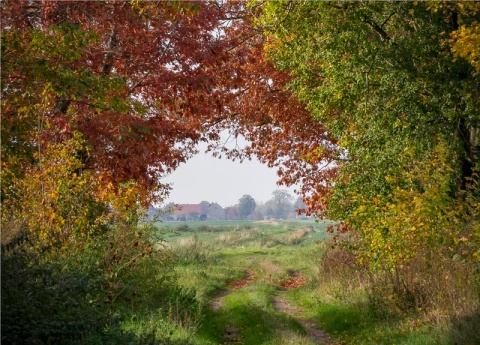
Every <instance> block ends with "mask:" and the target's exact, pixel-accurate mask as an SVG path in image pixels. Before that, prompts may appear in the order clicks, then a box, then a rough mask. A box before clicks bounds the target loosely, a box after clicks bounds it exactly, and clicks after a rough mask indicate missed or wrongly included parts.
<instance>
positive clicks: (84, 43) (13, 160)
mask: <svg viewBox="0 0 480 345" xmlns="http://www.w3.org/2000/svg"><path fill="white" fill-rule="evenodd" d="M1 7H2V13H4V14H5V16H3V18H2V25H3V27H2V57H3V60H2V94H3V97H2V113H3V114H2V115H3V116H2V138H3V142H2V153H3V157H5V159H4V160H2V164H3V166H2V167H3V170H4V171H5V180H4V181H5V183H4V184H2V187H4V189H3V190H2V197H3V198H6V197H9V196H10V194H9V189H8V186H9V185H10V184H11V183H13V182H11V181H13V180H14V179H15V177H17V176H19V174H21V173H22V171H23V170H24V169H25V166H24V165H27V166H28V165H29V164H31V163H35V161H36V159H35V158H34V157H33V153H34V152H37V151H40V152H41V149H42V146H44V145H45V144H46V143H47V142H60V141H63V140H66V139H68V138H70V137H71V136H72V134H73V133H74V132H75V131H78V132H80V133H81V134H82V136H83V138H84V139H85V144H84V146H85V147H84V148H82V149H80V150H79V152H78V156H79V157H81V162H82V164H83V166H82V167H81V169H80V170H81V171H86V170H90V171H92V172H94V173H95V174H97V175H101V177H102V180H103V182H104V183H109V182H111V183H112V184H113V185H114V186H115V187H117V186H118V185H119V184H121V183H124V182H126V181H129V180H134V181H135V183H136V184H137V185H138V186H139V188H138V191H139V192H140V191H141V190H143V191H144V192H143V193H139V194H138V197H139V198H140V199H142V200H141V201H142V202H144V203H146V204H147V203H148V202H150V201H151V200H152V199H153V198H155V197H159V198H161V196H162V195H163V194H162V193H158V192H159V191H160V192H165V191H167V189H166V188H165V187H166V186H164V185H162V184H161V183H159V180H160V178H161V177H162V176H163V175H164V174H166V173H168V172H170V171H172V170H173V169H174V168H175V167H176V166H177V165H178V164H179V163H181V162H183V161H185V160H186V159H188V158H189V157H190V156H191V155H192V154H193V153H194V152H195V144H196V143H197V142H198V141H199V140H206V139H209V138H213V139H215V138H216V135H217V134H216V133H217V131H216V129H215V127H214V126H211V124H210V121H211V120H212V119H213V118H214V117H215V116H221V114H222V112H223V110H222V106H221V103H220V99H221V98H222V97H223V95H222V94H221V92H220V90H219V88H218V87H214V84H215V83H217V82H218V81H215V80H214V78H213V76H214V75H215V74H216V71H217V69H218V67H219V65H223V64H224V62H225V60H226V59H228V57H229V55H228V49H230V48H231V47H228V45H229V44H230V43H229V42H230V40H226V39H222V37H220V36H219V35H215V34H214V33H213V32H214V30H215V28H218V25H220V24H219V18H221V17H223V16H224V15H225V13H224V10H225V9H223V8H222V7H221V6H217V4H214V3H213V2H210V3H206V2H197V3H187V2H185V3H178V2H156V3H148V2H138V1H133V2H130V3H125V2H120V1H113V2H58V3H56V2H51V3H42V2H34V3H28V2H16V1H5V2H2V4H1ZM111 18H117V22H121V23H122V24H121V25H118V24H117V22H113V21H111ZM27 66H28V67H27ZM37 160H38V158H37Z"/></svg>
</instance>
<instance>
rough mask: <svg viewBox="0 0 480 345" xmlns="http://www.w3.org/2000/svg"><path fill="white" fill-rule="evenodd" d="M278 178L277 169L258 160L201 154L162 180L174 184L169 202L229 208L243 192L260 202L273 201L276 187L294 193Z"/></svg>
mask: <svg viewBox="0 0 480 345" xmlns="http://www.w3.org/2000/svg"><path fill="white" fill-rule="evenodd" d="M277 181H278V176H277V173H276V169H273V168H269V167H267V166H266V165H264V164H262V163H260V162H259V161H258V160H254V159H252V160H251V161H247V160H246V161H243V162H242V163H240V162H239V161H231V160H228V159H226V158H223V159H219V158H214V157H212V156H211V154H210V153H207V154H205V153H199V154H198V155H196V156H195V157H193V158H191V159H190V160H189V161H187V162H186V163H184V164H182V165H180V167H178V168H177V170H175V171H174V172H173V173H172V174H171V175H169V176H167V177H165V178H163V179H162V181H161V182H164V183H166V182H172V183H173V189H172V190H171V192H170V196H169V198H168V199H167V200H166V203H168V202H174V203H176V204H196V203H200V202H201V201H204V200H205V201H209V202H217V203H218V204H220V206H222V207H227V206H232V205H235V204H237V203H238V200H239V199H240V198H241V197H242V196H243V195H244V194H249V195H251V196H252V197H253V198H254V199H255V201H256V202H257V203H262V202H266V201H268V200H270V199H271V198H272V192H273V191H274V190H276V189H287V190H289V191H290V192H291V194H292V195H294V193H293V190H294V188H286V187H285V186H278V185H277V184H276V182H277Z"/></svg>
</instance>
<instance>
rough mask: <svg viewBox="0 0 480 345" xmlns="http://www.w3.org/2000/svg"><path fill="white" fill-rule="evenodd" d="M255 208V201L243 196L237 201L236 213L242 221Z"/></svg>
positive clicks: (250, 197)
mask: <svg viewBox="0 0 480 345" xmlns="http://www.w3.org/2000/svg"><path fill="white" fill-rule="evenodd" d="M255 207H256V203H255V200H254V199H253V198H252V196H250V195H248V194H245V195H244V196H242V197H241V198H240V200H238V212H239V214H240V217H241V218H242V219H247V218H248V216H249V215H251V214H252V213H253V212H254V211H255Z"/></svg>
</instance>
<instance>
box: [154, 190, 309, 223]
mask: <svg viewBox="0 0 480 345" xmlns="http://www.w3.org/2000/svg"><path fill="white" fill-rule="evenodd" d="M305 209H306V206H305V204H304V203H303V200H302V198H301V197H298V198H297V199H294V196H293V195H292V194H291V193H290V192H289V191H287V190H285V189H277V190H275V191H273V193H272V198H271V199H270V200H268V201H267V202H265V203H262V202H257V201H255V199H254V198H253V197H252V196H251V195H249V194H245V195H243V196H242V197H241V198H240V199H239V200H238V203H236V204H235V205H232V206H227V207H222V206H220V205H219V204H218V203H217V202H209V201H202V202H200V204H184V205H182V204H178V205H177V204H175V203H173V202H171V203H168V204H167V205H165V206H164V207H163V208H161V209H157V208H155V207H150V208H149V210H148V211H147V218H148V219H154V218H161V219H163V220H167V221H174V220H178V221H197V220H198V221H205V220H265V219H293V218H298V217H305V216H304V214H303V213H304V212H303V211H304V210H305Z"/></svg>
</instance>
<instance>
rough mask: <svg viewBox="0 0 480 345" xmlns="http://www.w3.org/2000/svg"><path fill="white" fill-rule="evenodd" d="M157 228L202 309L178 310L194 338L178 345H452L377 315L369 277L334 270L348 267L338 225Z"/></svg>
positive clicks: (406, 321)
mask: <svg viewBox="0 0 480 345" xmlns="http://www.w3.org/2000/svg"><path fill="white" fill-rule="evenodd" d="M156 225H157V226H158V228H159V229H160V231H161V236H162V239H163V242H162V245H163V246H165V247H168V248H170V249H172V251H173V252H174V253H175V255H176V259H177V261H176V262H177V264H176V267H175V271H176V274H177V278H178V281H179V284H180V285H181V286H182V289H184V291H185V292H187V294H190V295H191V296H192V298H193V299H195V300H196V301H198V302H199V304H198V308H197V310H196V311H194V312H190V313H189V314H185V313H184V311H182V310H181V308H178V310H175V311H174V313H178V323H180V324H182V325H183V326H184V329H185V333H184V334H182V335H177V336H178V337H179V344H180V343H181V344H205V345H207V344H212V345H213V344H252V345H255V344H272V345H282V344H405V345H406V344H409V345H410V344H422V345H424V344H427V345H428V344H432V345H433V344H445V345H446V344H453V342H452V341H451V340H450V339H451V338H452V337H451V335H449V334H448V333H447V332H446V331H445V330H442V329H441V327H440V326H436V327H433V326H431V325H430V324H429V323H428V322H423V321H422V320H421V318H418V317H417V315H405V316H404V317H402V318H388V317H385V316H382V315H379V314H378V312H377V311H375V310H372V308H371V306H370V303H369V301H368V298H367V296H366V294H365V290H364V289H363V286H362V279H361V277H360V276H357V274H356V272H355V271H354V270H349V268H348V267H347V268H345V265H343V266H342V265H340V264H339V263H338V262H337V263H335V261H336V260H337V261H338V260H340V261H341V260H347V261H348V258H342V256H341V255H340V256H338V257H336V256H335V251H332V250H331V249H330V248H331V235H330V234H329V233H328V232H327V231H326V227H327V226H328V225H329V223H315V222H313V221H278V222H277V221H275V222H247V221H245V222H188V223H185V222H181V223H179V222H172V223H157V224H156ZM326 252H328V253H330V254H329V256H327V257H326V256H325V253H326ZM332 253H333V254H332ZM326 263H327V266H326V265H325V264H326ZM329 264H331V265H332V266H331V267H330V268H329V267H328V265H329ZM347 266H348V265H347ZM342 267H344V268H342ZM175 337H176V336H175ZM173 338H174V337H172V341H173V340H174V339H173ZM180 339H182V340H180Z"/></svg>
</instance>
